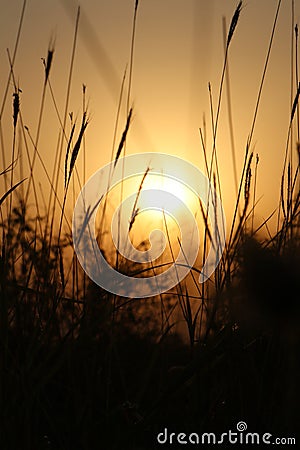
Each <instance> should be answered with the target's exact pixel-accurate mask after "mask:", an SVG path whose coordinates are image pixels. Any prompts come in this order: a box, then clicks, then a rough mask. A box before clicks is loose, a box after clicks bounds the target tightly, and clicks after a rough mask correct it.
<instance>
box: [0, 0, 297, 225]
mask: <svg viewBox="0 0 300 450" xmlns="http://www.w3.org/2000/svg"><path fill="white" fill-rule="evenodd" d="M293 3H294V12H295V14H294V23H296V22H297V21H298V20H299V18H300V1H299V0H295V1H294V2H293V1H292V0H285V1H283V2H282V5H281V9H280V13H279V18H278V24H277V28H276V32H275V38H274V43H273V48H272V52H271V57H270V63H269V66H268V70H267V74H266V80H265V85H264V89H263V92H262V98H261V103H260V108H259V111H258V117H257V123H256V127H255V129H254V135H253V140H252V147H251V150H253V151H254V152H255V153H258V154H259V158H260V162H259V169H258V188H257V197H261V196H263V198H262V200H261V202H260V204H259V206H258V210H257V211H258V216H257V217H258V222H259V221H260V220H262V218H263V217H264V218H266V217H267V216H268V215H269V214H270V213H271V212H272V210H273V209H274V208H275V207H276V206H277V204H278V198H279V187H280V174H281V170H282V165H283V158H284V151H285V146H286V139H287V132H288V126H289V118H290V111H291V95H292V96H294V95H295V78H294V86H293V94H291V36H292V28H293V27H292V5H293ZM22 4H23V1H22V0H14V1H9V0H1V16H0V99H1V101H2V98H3V94H4V89H5V85H6V82H7V77H8V73H9V64H8V59H7V51H6V49H7V48H8V49H10V52H11V53H13V48H14V44H15V39H16V33H17V29H18V23H19V18H20V13H21V8H22ZM236 5H237V2H236V1H235V0H226V1H224V0H209V1H208V0H206V1H204V0H140V2H139V8H138V15H137V27H136V39H135V51H134V66H133V77H132V88H131V102H130V103H131V104H132V103H133V104H134V120H133V123H132V126H131V129H130V133H129V139H128V143H127V152H128V153H129V154H130V153H137V152H145V151H155V152H166V153H171V154H174V155H178V156H181V157H183V158H186V159H188V160H190V161H191V162H193V163H194V164H197V165H199V166H200V167H201V168H202V169H204V162H203V152H202V148H201V143H200V139H199V127H202V126H203V116H204V115H205V118H206V124H207V144H208V149H209V152H210V151H211V127H210V124H211V122H210V106H209V94H208V82H210V83H211V86H212V93H213V103H214V109H216V103H217V96H218V90H219V84H220V78H221V72H222V65H223V58H224V48H223V31H222V17H223V16H224V17H225V18H226V22H227V26H228V25H229V23H230V20H231V17H232V14H233V12H234V10H235V7H236ZM80 6H81V16H80V21H79V33H78V41H77V47H76V55H75V63H74V72H73V78H72V86H71V97H70V104H69V111H70V112H71V111H72V112H73V114H74V117H76V116H77V117H78V120H79V121H80V116H81V111H82V83H84V84H85V85H87V99H88V100H89V111H90V116H91V122H90V124H89V126H88V130H87V135H86V149H87V150H86V151H87V153H86V155H87V176H90V175H92V174H93V172H94V171H95V170H96V169H97V168H100V167H101V166H102V165H104V164H106V163H108V162H109V160H110V155H111V146H112V138H113V131H114V125H115V117H116V111H117V105H118V99H119V92H120V87H121V81H122V77H123V73H124V69H125V66H126V64H127V63H128V62H129V56H130V42H131V30H132V17H133V10H134V0H82V1H81V2H80ZM276 8H277V1H276V0H263V1H262V0H248V1H247V2H245V4H244V7H243V9H242V13H241V17H240V21H239V23H238V27H237V30H236V32H235V34H234V38H233V41H232V44H231V46H230V53H229V72H230V89H231V103H232V116H233V127H234V139H235V149H236V159H237V166H238V172H240V171H241V167H242V161H243V157H244V152H245V145H246V141H247V136H248V134H249V131H250V129H251V125H252V119H253V114H254V109H255V104H256V99H257V95H258V89H259V84H260V80H261V76H262V71H263V66H264V61H265V58H266V54H267V49H268V44H269V38H270V35H271V30H272V25H273V21H274V17H275V12H276ZM76 11H77V2H75V1H73V0H43V1H40V0H28V1H27V5H26V10H25V16H24V23H23V27H22V31H21V36H20V43H19V47H18V53H17V57H16V62H15V67H14V73H15V76H16V78H17V80H18V82H19V86H20V88H21V89H22V93H21V107H22V116H23V121H24V124H25V125H27V126H28V127H29V129H30V131H31V133H32V135H33V136H34V135H35V133H36V128H37V120H38V114H39V108H40V99H41V93H42V88H43V82H44V74H43V65H42V62H41V58H42V57H46V55H47V48H48V44H49V41H50V40H51V39H53V38H54V39H55V53H54V61H53V67H52V70H51V74H50V80H51V84H52V88H53V92H54V95H55V99H56V102H57V106H58V108H59V110H60V112H61V115H63V110H64V104H65V98H66V87H67V80H68V71H69V65H70V56H71V50H72V41H73V35H74V26H75V20H76ZM127 81H128V79H127ZM12 93H13V86H11V88H10V92H9V95H11V94H12ZM9 98H11V97H9ZM125 120H126V101H124V102H123V107H122V114H121V119H120V128H119V137H120V135H121V133H122V129H123V127H124V124H125ZM68 126H69V125H68ZM59 128H60V126H59V122H58V119H57V116H56V113H55V111H54V107H53V102H52V100H51V98H50V95H49V92H47V98H46V106H45V113H44V119H43V122H42V129H41V139H40V144H39V151H40V153H41V155H42V157H43V158H44V162H45V163H46V164H48V166H49V167H50V168H51V167H52V166H51V165H52V164H53V155H54V153H55V148H56V143H57V139H58V133H59ZM3 129H4V139H5V141H6V142H10V139H11V136H10V133H11V129H12V119H11V103H10V102H7V103H6V106H5V110H4V114H3ZM228 130H229V127H228V112H227V101H226V90H225V91H224V96H223V101H222V104H221V114H220V122H219V131H218V137H217V151H218V159H219V167H220V173H221V180H222V190H223V200H224V205H225V209H226V212H227V214H230V211H232V208H233V205H234V198H235V190H234V182H233V170H232V158H231V146H230V139H229V132H228ZM295 140H296V136H294V142H295ZM10 148H11V147H10V144H6V145H5V152H6V160H7V161H10V157H11V156H10ZM1 158H2V157H1ZM81 162H82V161H81V160H80V158H79V161H78V167H81V166H80V164H81ZM2 166H3V164H2V161H1V169H2ZM37 168H38V165H37Z"/></svg>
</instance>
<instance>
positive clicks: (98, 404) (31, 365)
mask: <svg viewBox="0 0 300 450" xmlns="http://www.w3.org/2000/svg"><path fill="white" fill-rule="evenodd" d="M280 3H281V2H279V3H278V9H277V12H276V16H275V20H274V26H273V30H272V34H271V37H270V45H269V49H268V53H267V57H266V62H265V66H264V69H263V73H262V79H261V84H260V86H259V92H258V98H257V103H256V107H255V111H254V117H253V123H252V125H251V130H250V134H249V138H248V141H247V143H246V149H245V158H244V163H243V168H242V173H241V176H240V180H239V183H238V193H237V198H236V204H235V212H234V214H233V217H232V220H231V226H230V232H229V237H228V239H227V242H226V248H225V251H224V254H223V256H222V259H221V261H220V264H219V266H218V267H217V269H216V271H215V273H214V274H213V276H212V277H211V278H210V280H208V281H207V282H206V283H204V284H203V285H201V286H199V285H198V282H197V278H198V274H199V272H200V270H201V266H200V267H198V266H197V265H195V267H193V268H191V275H190V277H189V279H188V281H187V280H186V281H183V282H181V283H178V285H177V286H176V287H175V288H174V289H173V290H172V291H171V292H167V293H164V294H161V295H159V296H157V297H155V298H151V299H135V298H121V297H117V296H115V295H113V294H111V293H109V292H106V291H104V290H103V289H102V288H100V287H98V286H96V285H94V284H93V283H92V282H87V281H86V280H85V278H84V274H83V273H82V271H81V270H80V268H79V266H78V264H77V261H76V257H75V255H74V251H73V247H72V238H71V226H70V222H71V221H70V217H68V216H67V214H66V211H65V209H66V208H65V205H66V202H67V197H68V193H69V191H68V187H69V183H70V180H71V176H73V179H74V178H75V181H76V182H77V185H75V181H74V185H75V186H76V188H80V187H81V186H80V185H81V180H80V176H79V174H78V172H77V171H76V161H77V157H78V155H79V150H80V148H81V145H82V144H83V140H84V134H85V132H86V128H87V124H88V116H87V110H86V106H85V97H83V118H82V124H81V129H80V131H79V134H78V137H77V140H76V141H75V144H74V143H73V138H74V134H75V124H72V123H71V130H70V131H69V132H68V130H67V121H66V118H67V110H68V101H69V93H70V85H71V80H72V71H73V61H74V52H75V48H76V36H77V30H78V26H79V10H78V15H77V19H76V24H75V33H74V41H73V48H72V55H71V64H70V70H69V82H68V89H67V100H66V104H65V110H64V115H63V117H64V119H63V120H61V119H60V113H59V111H58V109H57V106H56V101H55V96H54V93H53V91H52V88H51V71H50V65H51V64H52V63H53V64H54V63H55V60H54V59H53V56H54V53H53V47H52V46H50V47H49V50H48V56H47V60H46V61H45V62H44V64H45V83H44V86H43V92H42V100H41V109H40V113H39V118H38V123H39V126H38V131H37V136H36V138H35V139H31V136H30V133H29V130H28V128H25V127H24V125H23V119H22V103H20V101H19V100H20V99H19V97H17V96H18V94H19V91H18V87H17V85H16V83H15V81H13V90H12V101H13V103H12V106H13V111H14V116H13V118H12V124H11V125H12V133H13V147H12V148H13V151H12V158H11V161H10V162H9V163H8V164H7V166H5V167H1V168H0V179H1V183H2V181H3V185H4V192H3V193H2V194H1V197H0V213H1V223H0V225H1V227H0V231H1V238H0V242H1V249H0V448H1V449H2V448H3V449H12V450H15V449H19V448H20V449H22V450H23V449H24V450H26V449H28V450H32V449H53V450H69V449H72V450H73V449H74V450H76V449H78V450H83V449H89V450H90V449H96V448H105V449H136V450H137V449H152V448H155V446H156V434H157V433H158V432H161V431H162V430H163V429H164V428H165V427H168V428H169V429H170V430H172V431H174V432H176V431H178V432H188V431H191V432H197V433H201V432H209V431H219V432H226V431H228V430H229V429H232V427H233V426H235V424H236V423H237V422H238V421H239V420H245V421H246V422H247V423H248V426H249V428H251V430H253V431H255V432H260V431H261V432H263V433H265V432H270V433H272V434H274V435H276V436H278V435H279V436H296V433H297V432H298V421H297V411H298V404H299V399H300V396H299V383H298V381H299V375H300V367H299V365H300V363H299V358H298V357H297V355H298V347H299V341H300V331H299V325H298V322H299V292H300V286H299V284H300V281H299V266H300V244H299V225H300V224H299V211H300V209H299V202H300V200H299V198H300V195H299V161H298V164H297V166H296V167H291V164H289V163H286V162H287V161H291V160H292V159H293V158H292V155H289V154H288V152H289V151H290V152H294V151H296V149H295V148H294V147H296V146H290V139H291V133H290V130H291V129H292V127H296V128H299V114H298V99H299V88H298V86H296V87H293V89H296V94H295V95H294V101H293V103H292V105H291V117H290V126H289V130H288V138H287V146H286V150H285V152H283V155H282V156H283V160H284V167H283V173H282V178H281V180H279V184H280V183H281V197H280V205H279V208H278V211H277V212H278V228H277V230H276V232H275V233H274V234H272V233H269V229H268V220H266V221H265V222H264V223H262V224H260V225H259V226H258V227H257V229H254V212H255V206H256V180H257V177H259V176H263V174H259V172H258V156H257V157H256V165H255V172H254V183H253V180H252V171H253V169H252V167H253V164H254V162H253V151H252V147H251V141H252V136H253V130H254V126H255V122H256V117H257V110H258V106H259V102H260V97H261V92H262V88H263V84H264V79H265V73H266V68H267V66H268V62H269V56H270V49H271V47H272V42H273V36H274V31H275V28H276V21H277V16H278V12H279V8H280ZM25 4H26V2H24V6H25ZM24 6H23V8H24ZM137 8H138V2H137V1H136V2H135V9H134V22H133V34H132V42H131V61H130V80H129V85H130V84H131V77H132V70H133V64H132V63H133V44H134V30H135V23H136V15H137ZM241 11H242V2H239V4H238V6H237V9H236V11H235V12H234V15H233V19H232V22H231V25H230V28H229V32H228V35H227V41H226V52H225V59H224V66H223V72H222V73H223V74H222V78H221V83H220V89H219V96H218V99H217V105H218V106H217V111H216V112H214V110H213V103H212V101H211V119H212V135H213V136H212V138H213V139H212V141H213V145H212V152H211V158H210V159H209V151H208V149H207V147H206V143H205V138H204V132H203V130H200V136H201V143H202V150H203V154H204V159H205V167H206V172H207V175H208V177H209V179H210V181H211V183H212V184H213V185H214V186H215V189H216V190H218V191H219V194H220V195H221V188H220V186H221V180H220V177H219V172H218V163H217V146H216V136H217V128H218V121H219V114H220V105H221V100H222V90H223V83H224V77H225V73H226V66H227V64H228V52H229V48H230V43H231V41H232V39H234V38H235V33H236V32H237V31H236V30H237V24H238V19H239V15H240V13H241ZM23 13H24V11H23V10H22V15H21V21H20V26H21V24H22V20H23ZM19 31H20V30H19ZM296 34H297V33H296ZM18 35H19V32H18ZM296 39H297V36H296ZM17 41H18V37H17ZM296 47H297V46H296ZM10 69H11V70H10V74H9V79H12V80H15V77H14V58H12V60H11V61H10ZM297 70H298V68H297ZM296 81H297V83H298V80H297V77H296ZM124 83H125V75H124V79H123V83H122V86H121V94H120V103H119V107H118V114H117V124H118V121H119V111H120V105H121V102H122V93H123V88H124ZM48 88H49V89H50V91H51V100H52V101H53V103H54V105H55V110H56V112H57V114H58V117H59V123H60V124H61V128H62V129H61V137H60V141H59V143H58V147H57V157H56V158H55V165H54V168H53V172H52V177H50V175H49V173H48V170H50V169H48V168H47V167H46V166H45V165H43V169H44V173H45V175H46V180H45V181H46V182H47V183H48V185H49V189H50V194H49V200H48V202H46V201H45V204H44V205H43V206H42V202H38V196H37V192H36V188H35V175H34V165H35V159H36V158H39V159H41V158H40V149H39V146H40V144H39V142H40V139H39V133H40V127H41V122H42V116H43V108H44V101H45V92H46V89H48ZM128 92H130V86H129V89H128ZM84 94H85V88H84V89H83V96H84ZM7 101H8V100H7V95H6V94H5V96H4V103H5V102H7ZM126 101H127V109H128V115H127V121H126V125H125V129H124V131H123V134H121V135H120V144H119V147H118V149H117V151H116V156H115V159H114V166H116V164H117V162H118V159H119V157H120V154H121V151H122V150H123V149H124V148H125V147H124V146H125V142H126V139H128V136H127V135H128V130H129V126H130V122H131V116H132V109H129V107H128V105H129V94H128V97H127V99H126ZM2 111H3V107H2ZM1 121H2V113H1V116H0V126H1V130H2V123H1ZM18 127H19V129H20V136H21V139H22V142H23V144H24V147H25V148H26V149H27V150H28V151H27V153H26V157H27V160H28V161H27V163H28V173H25V174H24V175H25V178H26V177H27V179H25V180H23V178H22V179H20V180H19V181H17V174H18V172H17V170H18V168H19V165H20V164H21V163H20V160H19V159H18V158H15V150H14V149H15V141H14V140H15V136H16V130H17V128H18ZM117 128H118V127H117V125H116V135H117V131H118V130H117ZM24 130H25V131H27V133H25V131H24ZM1 133H2V132H1ZM68 135H69V138H67V136H68ZM28 136H29V137H30V139H29V142H28ZM115 141H116V136H115V137H114V144H113V147H114V146H115ZM1 142H2V144H1V145H2V154H4V150H5V148H3V146H4V141H3V140H1ZM298 145H299V144H298ZM30 148H31V150H32V156H30V154H31V153H30V151H29V150H30ZM71 149H73V150H72V151H71ZM113 150H114V148H113ZM298 151H299V150H298ZM63 152H65V155H66V156H65V160H64V161H63V157H62V155H63ZM87 155H88V152H87ZM113 155H114V153H112V157H113ZM87 157H88V156H87ZM3 161H4V160H3ZM62 166H63V167H62ZM148 171H149V168H148V169H147V170H146V171H145V174H144V176H143V177H142V180H141V183H140V187H139V189H138V192H137V197H136V202H135V203H134V207H133V211H132V217H131V221H130V222H129V225H128V226H129V232H132V230H133V229H134V227H135V225H136V224H135V221H136V218H137V216H138V214H139V208H138V200H139V195H140V192H141V190H142V189H143V182H144V180H145V178H146V176H147V175H148ZM74 175H76V177H75V176H74ZM84 177H85V175H84V176H83V180H84ZM26 183H27V184H26ZM59 183H61V186H64V187H65V190H64V195H63V198H62V199H61V198H60V197H59V195H58V186H59ZM23 185H24V186H25V193H24V191H23V194H22V191H21V189H20V188H21V187H22V186H23ZM108 188H109V186H108ZM32 197H33V198H34V200H35V201H36V204H35V211H34V213H33V212H32V206H31V202H32ZM210 197H211V196H210ZM29 200H30V201H29ZM210 201H212V202H214V203H213V204H214V206H215V207H216V203H215V202H216V198H215V199H212V198H211V199H210ZM107 202H108V200H107V199H105V205H104V207H103V209H102V217H101V223H100V227H99V230H100V231H99V242H100V246H101V247H102V250H103V252H104V254H106V256H107V259H108V260H109V258H110V257H111V256H112V255H110V254H109V248H107V247H106V246H105V239H104V237H105V236H104V235H105V220H109V214H108V212H107V210H108V207H107ZM38 203H39V204H38ZM250 205H252V206H251V209H250V211H249V208H250ZM199 210H200V213H201V218H202V221H203V224H204V232H203V233H204V248H203V261H204V259H205V256H206V254H207V250H208V247H209V245H210V243H211V241H212V236H211V230H210V224H209V220H208V215H207V212H206V211H204V209H203V206H202V203H201V201H200V199H199ZM164 226H165V231H166V235H167V241H168V247H169V254H170V261H164V260H162V261H161V262H159V263H157V264H156V265H154V264H153V263H152V264H149V266H148V267H147V269H144V271H143V272H142V271H141V270H140V267H139V266H138V265H137V264H134V263H132V262H130V261H127V260H126V259H125V258H123V257H122V256H121V255H119V254H118V255H117V260H115V259H114V258H113V257H112V261H113V262H115V265H116V267H117V268H118V269H119V270H120V271H121V272H123V273H126V274H130V275H131V276H132V275H134V274H135V275H138V276H146V275H147V274H149V273H150V274H153V273H158V272H159V271H160V270H162V269H163V268H164V267H165V266H168V265H170V264H172V263H174V261H175V255H174V253H173V250H174V247H175V243H173V242H172V239H171V236H170V235H169V233H168V226H167V222H166V219H165V216H164ZM222 226H223V224H219V227H222ZM262 229H264V230H266V231H267V233H269V235H268V234H267V237H266V238H264V239H263V238H262V237H261V235H260V233H259V232H260V231H261V230H262ZM176 244H177V243H176ZM178 244H179V247H180V242H179V243H178ZM145 248H147V243H146V242H141V244H140V249H145ZM112 253H114V251H113V252H112ZM179 321H180V322H181V323H183V324H184V332H181V334H179V333H178V332H177V331H176V325H177V322H179ZM173 448H175V446H174V447H173Z"/></svg>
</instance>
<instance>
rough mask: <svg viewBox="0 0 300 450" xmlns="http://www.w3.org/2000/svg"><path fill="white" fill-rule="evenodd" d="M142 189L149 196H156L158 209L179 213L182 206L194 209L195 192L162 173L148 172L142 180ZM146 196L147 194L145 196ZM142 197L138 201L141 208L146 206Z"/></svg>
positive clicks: (182, 208)
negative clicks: (147, 193)
mask: <svg viewBox="0 0 300 450" xmlns="http://www.w3.org/2000/svg"><path fill="white" fill-rule="evenodd" d="M142 189H143V191H148V192H149V196H151V195H152V196H156V197H157V198H156V200H157V202H156V203H157V205H158V209H160V210H161V211H165V212H168V211H169V212H171V211H173V213H175V214H176V215H177V214H180V213H181V212H183V211H184V207H188V208H189V209H195V206H196V196H195V194H194V193H193V192H192V191H191V190H190V189H189V188H188V187H187V186H186V185H185V184H184V183H182V182H180V181H178V180H176V179H174V178H171V177H168V176H166V175H164V174H160V175H157V174H151V173H150V174H149V176H147V177H146V178H145V180H144V183H143V186H142ZM145 198H147V196H145ZM144 203H145V202H144V200H143V197H142V196H141V199H140V201H139V206H140V208H141V209H142V208H143V207H147V205H145V204H144Z"/></svg>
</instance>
